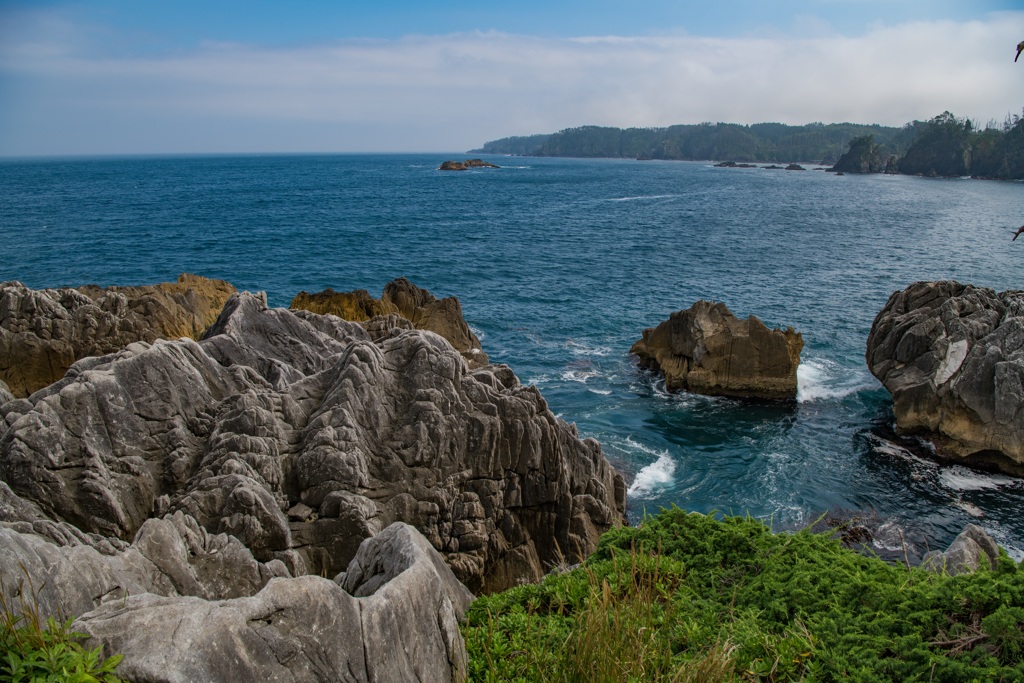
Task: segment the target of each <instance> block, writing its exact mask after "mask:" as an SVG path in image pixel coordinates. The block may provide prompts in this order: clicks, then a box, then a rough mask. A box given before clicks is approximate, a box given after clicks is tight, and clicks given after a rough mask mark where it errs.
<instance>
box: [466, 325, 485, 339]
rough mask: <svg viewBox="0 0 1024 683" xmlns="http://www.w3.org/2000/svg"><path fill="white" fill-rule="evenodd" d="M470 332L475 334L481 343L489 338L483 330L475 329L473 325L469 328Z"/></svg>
mask: <svg viewBox="0 0 1024 683" xmlns="http://www.w3.org/2000/svg"><path fill="white" fill-rule="evenodd" d="M469 331H470V332H472V333H473V334H475V335H476V338H477V339H479V340H480V341H483V340H484V339H486V338H487V335H486V334H484V333H483V330H480V329H478V328H476V327H473V326H472V325H470V326H469Z"/></svg>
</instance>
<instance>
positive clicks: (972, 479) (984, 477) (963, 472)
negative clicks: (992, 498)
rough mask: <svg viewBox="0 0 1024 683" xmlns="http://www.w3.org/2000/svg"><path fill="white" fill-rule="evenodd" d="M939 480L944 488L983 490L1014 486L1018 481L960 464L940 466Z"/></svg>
mask: <svg viewBox="0 0 1024 683" xmlns="http://www.w3.org/2000/svg"><path fill="white" fill-rule="evenodd" d="M939 481H940V482H941V483H942V485H943V486H945V487H946V488H948V489H953V490H955V491H985V490H988V489H998V488H1002V487H1004V486H1014V485H1016V484H1017V483H1018V481H1017V480H1016V479H1012V478H1010V477H1005V476H1002V475H998V474H985V473H984V472H975V471H974V470H970V469H968V468H966V467H961V466H960V465H953V466H952V467H944V468H942V471H941V472H940V473H939Z"/></svg>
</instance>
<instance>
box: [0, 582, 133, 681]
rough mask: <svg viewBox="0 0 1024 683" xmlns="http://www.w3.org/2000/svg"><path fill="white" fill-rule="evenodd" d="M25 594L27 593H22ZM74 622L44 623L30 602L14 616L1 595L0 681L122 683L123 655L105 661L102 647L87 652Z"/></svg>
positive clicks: (49, 620)
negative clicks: (116, 671)
mask: <svg viewBox="0 0 1024 683" xmlns="http://www.w3.org/2000/svg"><path fill="white" fill-rule="evenodd" d="M23 595H24V593H23ZM72 621H73V620H71V619H69V620H67V621H64V622H61V621H58V620H56V619H54V618H53V617H50V618H48V619H46V620H45V621H44V620H43V619H42V617H41V616H40V614H39V608H38V606H37V605H36V604H34V602H32V601H31V600H30V599H29V600H26V599H24V598H23V599H22V601H21V610H20V612H18V613H15V611H14V610H12V609H11V606H9V605H8V604H7V601H6V599H5V598H4V595H3V593H2V592H0V680H2V681H11V682H12V683H18V682H19V681H25V682H26V683H27V682H29V681H31V682H32V683H58V682H60V683H65V682H66V683H119V681H120V680H121V679H119V678H118V677H117V676H115V675H114V669H116V668H117V665H118V664H120V663H121V659H122V656H121V655H117V656H115V657H110V658H108V659H105V660H104V659H103V658H102V655H101V652H100V650H101V648H96V649H95V650H86V649H85V648H83V647H82V645H81V643H80V642H79V641H80V640H82V639H83V638H84V637H85V636H84V635H83V634H81V633H75V632H74V631H72V630H71V624H72Z"/></svg>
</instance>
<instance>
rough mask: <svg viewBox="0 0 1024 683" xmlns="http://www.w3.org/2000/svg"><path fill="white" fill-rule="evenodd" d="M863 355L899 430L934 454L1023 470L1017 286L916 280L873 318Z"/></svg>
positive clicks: (1023, 372)
mask: <svg viewBox="0 0 1024 683" xmlns="http://www.w3.org/2000/svg"><path fill="white" fill-rule="evenodd" d="M867 363H868V367H869V368H870V369H871V372H872V373H873V374H874V375H875V377H877V378H878V379H879V380H881V382H882V384H883V385H885V388H886V389H888V390H889V393H891V394H892V397H893V409H894V412H895V415H896V425H897V428H898V429H900V430H901V431H903V432H908V433H918V434H922V435H925V436H927V437H928V438H930V439H931V440H932V441H933V442H934V443H935V445H936V449H937V451H936V452H937V455H938V456H939V457H941V458H948V459H953V460H966V461H967V462H969V463H974V464H981V465H990V466H996V467H999V468H1000V469H1002V470H1004V471H1007V472H1010V473H1012V474H1018V475H1020V474H1024V292H1018V291H1007V292H1002V293H999V294H997V293H996V292H994V291H993V290H991V289H984V288H980V287H973V286H971V285H965V284H961V283H959V282H949V281H947V282H917V283H914V284H913V285H911V286H910V287H908V288H907V289H905V290H903V291H901V292H895V293H893V295H892V296H891V297H889V301H888V302H887V303H886V305H885V307H884V308H883V309H882V310H881V311H880V312H879V313H878V316H877V317H876V318H875V321H874V324H873V325H872V327H871V334H870V335H869V336H868V341H867Z"/></svg>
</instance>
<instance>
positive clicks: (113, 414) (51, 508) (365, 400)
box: [0, 294, 624, 590]
mask: <svg viewBox="0 0 1024 683" xmlns="http://www.w3.org/2000/svg"><path fill="white" fill-rule="evenodd" d="M0 415H2V417H3V419H4V423H3V424H4V427H5V431H4V433H3V434H2V436H0V478H2V479H3V481H5V482H7V484H8V485H9V486H10V487H11V489H13V491H14V492H15V493H16V494H18V495H19V496H21V497H23V498H25V499H28V500H29V501H31V502H32V503H34V504H35V505H37V506H38V507H39V509H40V510H41V512H42V514H43V515H44V516H45V517H46V518H47V519H51V520H60V521H64V522H68V523H70V524H72V525H73V526H75V527H76V528H78V529H79V530H81V531H82V532H84V533H95V534H99V535H102V536H104V537H113V538H116V539H122V540H124V541H130V540H131V539H132V538H134V537H135V536H136V534H137V533H138V532H139V530H140V529H141V528H142V526H143V524H144V523H145V522H146V520H148V519H149V518H151V517H162V516H163V515H164V514H167V513H173V512H179V511H180V512H183V513H185V514H187V515H188V516H191V517H192V518H194V519H195V520H196V521H197V522H198V523H199V525H200V526H202V527H203V528H205V529H207V530H208V531H209V532H210V533H214V534H217V533H227V534H229V535H231V536H234V537H235V538H237V539H238V540H240V541H241V542H242V543H243V544H244V545H245V546H246V547H247V548H248V549H249V550H251V551H252V553H253V555H254V556H255V557H256V558H257V559H258V560H259V561H262V562H269V561H272V560H274V559H279V560H281V561H282V562H284V563H285V565H286V566H288V568H289V570H290V571H291V572H292V573H294V574H301V573H305V572H307V571H308V572H313V573H317V574H327V575H333V574H335V573H337V572H339V571H342V570H343V569H344V568H345V567H346V566H347V564H348V562H349V560H350V559H351V558H352V556H353V555H354V554H355V551H356V549H357V548H358V546H359V543H360V542H361V541H362V540H363V539H364V538H367V537H369V536H372V535H374V534H375V533H377V532H379V531H380V530H381V529H383V528H384V527H386V526H388V525H389V524H390V523H392V522H394V521H406V522H408V523H410V524H412V525H413V526H415V527H416V528H417V529H419V530H420V531H421V532H422V533H423V534H424V535H425V536H426V537H427V538H428V539H429V540H430V542H431V543H432V544H433V546H434V547H435V548H437V549H438V550H439V551H441V552H442V553H443V554H444V555H445V557H446V559H447V560H448V562H449V564H450V565H451V566H452V568H453V570H454V571H455V573H456V575H457V576H458V577H459V579H460V580H462V581H464V582H465V583H466V584H467V585H468V586H470V587H471V588H472V589H473V590H498V589H502V588H505V587H507V586H509V585H513V584H515V583H516V582H518V581H520V580H533V579H537V578H539V577H540V576H542V575H543V573H544V572H545V571H546V568H547V566H548V565H550V564H551V563H553V562H555V561H556V560H557V559H558V557H559V553H564V554H566V555H568V556H570V557H571V556H575V555H576V554H577V553H587V552H589V551H590V550H591V549H592V548H593V547H594V544H595V543H596V541H597V537H598V536H599V534H600V532H601V531H603V530H604V529H606V528H608V527H609V526H610V525H612V524H615V523H617V522H619V521H620V520H621V518H622V511H623V508H624V487H623V484H622V480H621V478H620V477H619V476H618V475H617V474H616V473H615V472H614V470H612V468H611V467H610V466H609V465H608V463H607V461H606V460H605V458H604V456H603V454H602V453H601V449H600V446H599V445H598V444H597V443H596V442H594V441H592V440H585V441H581V440H580V439H579V438H578V436H577V434H576V433H575V431H574V429H573V428H572V427H571V426H569V425H567V424H566V423H564V422H562V421H560V420H558V419H557V418H555V417H554V416H553V415H552V413H551V411H550V410H548V407H547V404H546V403H545V402H544V399H543V398H542V397H541V396H540V394H539V393H538V392H537V390H536V389H535V388H534V387H523V386H521V385H520V384H519V382H518V380H517V379H516V377H515V375H514V374H513V373H512V371H511V370H509V369H508V368H507V367H504V366H487V367H485V368H480V369H477V370H475V371H470V370H469V369H468V367H467V366H466V364H465V362H464V360H463V359H462V357H461V356H460V355H459V354H458V353H457V352H456V351H455V350H454V349H453V348H452V347H451V345H450V344H448V343H447V342H445V341H444V339H442V338H441V337H439V336H437V335H436V334H433V333H431V332H426V331H418V330H405V329H400V328H395V329H392V330H391V331H390V332H387V333H386V334H384V335H383V336H381V337H380V338H379V339H378V340H377V341H373V340H372V339H371V337H370V334H369V333H368V332H367V331H366V330H364V329H363V328H362V327H360V326H359V325H357V324H354V323H349V322H345V321H342V320H340V319H338V318H335V317H332V316H320V315H315V314H312V313H308V312H305V311H297V312H291V311H286V310H283V309H269V308H267V306H266V304H265V301H264V300H263V299H261V298H259V297H257V296H253V295H250V294H243V295H236V296H233V297H232V298H231V300H230V301H229V302H228V304H227V305H226V306H225V308H224V311H223V313H222V314H221V316H220V318H219V319H218V321H217V322H216V324H215V325H214V326H213V327H211V329H210V331H209V332H208V334H207V336H206V337H205V338H204V339H203V340H202V341H200V342H195V341H191V340H187V339H179V340H176V341H157V342H154V343H152V344H148V343H144V342H137V343H134V344H131V345H129V346H128V347H127V348H125V349H124V350H122V351H120V352H118V353H115V354H111V355H107V356H102V357H92V358H87V359H83V360H81V361H78V362H77V363H75V364H74V365H72V367H71V368H70V369H69V371H68V373H67V375H66V376H65V377H64V378H63V379H62V380H61V381H59V382H57V383H55V384H53V385H51V386H49V387H47V388H46V389H44V390H42V391H39V392H36V393H35V394H33V395H32V396H31V397H30V398H29V399H20V400H14V401H8V402H7V403H5V404H4V405H3V406H2V407H0Z"/></svg>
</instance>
